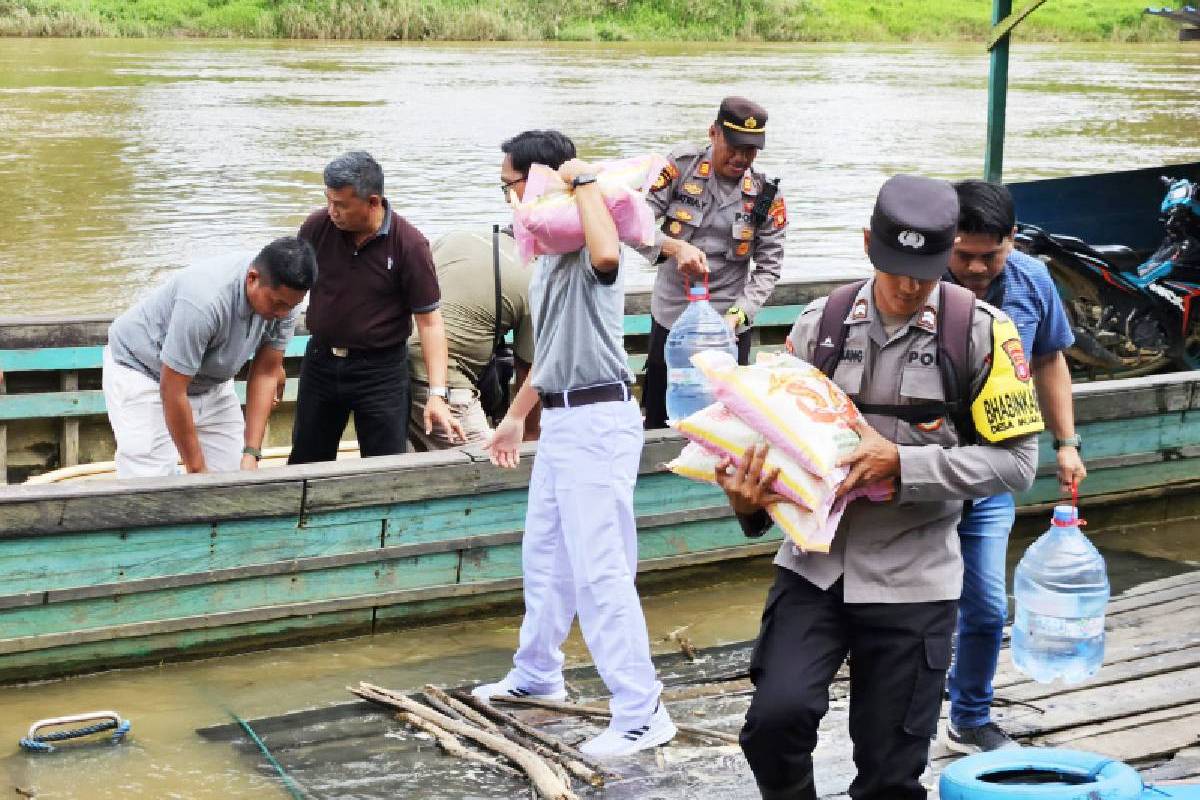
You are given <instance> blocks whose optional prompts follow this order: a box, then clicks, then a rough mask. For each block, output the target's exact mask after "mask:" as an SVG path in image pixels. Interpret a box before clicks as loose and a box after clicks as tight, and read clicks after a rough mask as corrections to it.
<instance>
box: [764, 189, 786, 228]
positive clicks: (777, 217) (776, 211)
mask: <svg viewBox="0 0 1200 800" xmlns="http://www.w3.org/2000/svg"><path fill="white" fill-rule="evenodd" d="M767 216H768V217H770V218H771V221H772V222H774V223H775V230H779V229H780V228H782V227H784V226H785V225H787V206H785V205H784V204H783V198H782V197H776V198H775V199H774V200H772V201H771V208H770V209H769V210H768V211H767Z"/></svg>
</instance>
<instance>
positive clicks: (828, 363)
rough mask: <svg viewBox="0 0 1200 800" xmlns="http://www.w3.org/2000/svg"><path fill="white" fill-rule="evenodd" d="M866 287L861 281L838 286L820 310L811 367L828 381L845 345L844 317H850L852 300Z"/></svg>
mask: <svg viewBox="0 0 1200 800" xmlns="http://www.w3.org/2000/svg"><path fill="white" fill-rule="evenodd" d="M866 285H867V282H866V281H865V280H861V281H855V282H853V283H847V284H843V285H842V286H839V287H838V288H836V289H834V290H833V291H832V292H830V293H829V297H828V298H826V300H825V307H824V308H822V309H821V321H820V323H819V324H818V325H817V346H816V347H814V348H813V366H814V367H816V368H817V369H819V370H821V372H824V373H825V374H826V375H827V376H829V378H830V380H832V379H833V373H834V372H835V371H836V370H837V368H838V364H840V363H841V361H842V348H843V347H844V346H845V344H846V317H848V316H849V315H850V307H851V306H852V305H854V298H855V297H857V296H858V293H859V292H860V291H861V290H862V288H863V287H864V286H866ZM826 342H828V344H826Z"/></svg>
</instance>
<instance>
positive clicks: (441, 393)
mask: <svg viewBox="0 0 1200 800" xmlns="http://www.w3.org/2000/svg"><path fill="white" fill-rule="evenodd" d="M429 396H430V397H440V398H442V399H443V400H446V399H448V398H449V397H450V390H449V389H447V388H446V387H445V386H430V387H429Z"/></svg>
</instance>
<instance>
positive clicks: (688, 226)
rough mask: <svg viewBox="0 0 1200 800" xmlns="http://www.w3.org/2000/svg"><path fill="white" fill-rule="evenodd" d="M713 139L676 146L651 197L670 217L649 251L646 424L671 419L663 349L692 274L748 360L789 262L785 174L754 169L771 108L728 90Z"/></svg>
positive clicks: (685, 301)
mask: <svg viewBox="0 0 1200 800" xmlns="http://www.w3.org/2000/svg"><path fill="white" fill-rule="evenodd" d="M708 139H709V141H708V145H707V146H699V145H691V144H688V145H682V146H680V147H677V148H676V149H675V150H673V151H672V152H671V155H670V157H669V158H668V161H667V165H666V167H664V168H663V171H662V173H661V174H660V175H659V176H658V180H656V181H655V182H654V185H653V186H652V187H651V191H650V193H649V197H648V198H647V199H648V200H649V202H650V206H651V207H652V208H653V209H654V211H655V215H656V216H658V217H661V218H662V228H661V230H660V231H659V233H658V235H657V238H656V241H655V244H654V246H653V247H652V248H649V249H648V250H644V251H642V253H643V255H645V256H646V257H647V258H648V259H649V260H650V263H652V264H653V263H656V262H657V263H658V265H659V266H658V276H657V277H656V279H655V282H654V292H653V294H652V295H651V298H650V314H651V316H652V318H653V322H652V324H651V329H650V344H649V352H648V354H647V357H646V380H645V385H644V386H643V388H642V406H643V408H644V410H645V413H646V427H647V428H663V427H666V424H667V406H666V392H667V365H666V361H665V360H664V358H663V347H664V345H665V344H666V341H667V333H668V332H669V331H670V328H671V326H672V325H674V324H675V320H676V319H678V318H679V315H680V314H682V313H683V310H684V309H685V308H687V304H688V299H687V289H686V287H685V283H684V281H685V280H690V281H698V280H701V279H703V278H704V276H707V278H708V288H709V293H710V300H711V302H712V304H713V306H715V307H716V309H717V311H718V312H720V313H721V314H723V315H724V316H725V321H726V322H727V323H728V325H729V327H730V328H731V329H732V330H733V331H734V332H735V333H736V334H737V339H738V356H739V359H740V360H741V361H742V363H746V361H747V359H748V358H749V356H750V325H751V324H752V323H753V321H754V315H755V314H756V313H757V312H758V309H760V308H761V307H762V306H763V304H764V303H766V301H767V297H769V296H770V294H771V290H772V289H774V288H775V283H776V281H778V280H779V273H780V270H781V269H782V266H783V242H784V237H785V236H786V234H787V211H786V209H785V207H784V203H783V195H782V194H780V193H779V192H778V187H777V185H776V182H774V181H768V180H767V177H766V175H764V174H763V173H761V172H758V171H756V170H754V169H752V168H751V167H752V165H753V163H754V159H755V157H756V156H757V155H758V151H759V150H761V149H763V148H764V147H766V143H767V112H766V109H764V108H763V107H762V106H760V105H759V104H758V103H754V102H752V101H750V100H747V99H746V98H744V97H726V98H725V99H724V100H723V101H721V107H720V109H718V111H717V118H716V120H715V121H714V122H713V123H712V125H710V126H709V129H708ZM752 263H753V266H751V264H752Z"/></svg>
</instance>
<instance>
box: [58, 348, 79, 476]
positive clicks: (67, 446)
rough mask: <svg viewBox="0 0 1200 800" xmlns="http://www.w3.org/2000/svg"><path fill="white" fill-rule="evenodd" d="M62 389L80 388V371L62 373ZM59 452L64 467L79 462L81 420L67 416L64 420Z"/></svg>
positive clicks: (72, 390) (67, 390)
mask: <svg viewBox="0 0 1200 800" xmlns="http://www.w3.org/2000/svg"><path fill="white" fill-rule="evenodd" d="M61 380H62V390H63V391H64V392H68V393H69V392H74V391H78V389H79V373H78V372H75V371H74V370H72V371H69V372H64V373H63V374H62V375H61ZM59 448H60V449H59V452H60V453H61V454H62V457H61V458H60V459H59V463H60V465H61V466H64V467H73V466H75V465H76V464H78V463H79V420H77V419H71V418H65V419H63V421H62V432H61V433H60V434H59Z"/></svg>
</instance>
